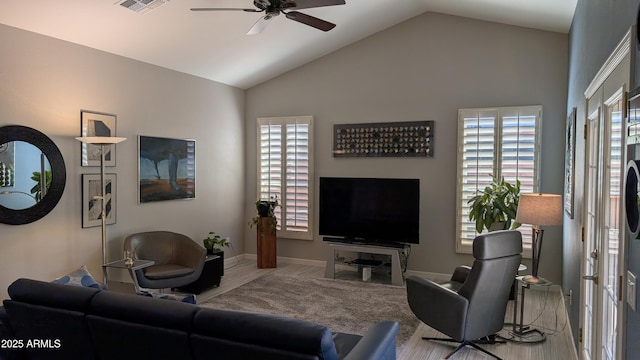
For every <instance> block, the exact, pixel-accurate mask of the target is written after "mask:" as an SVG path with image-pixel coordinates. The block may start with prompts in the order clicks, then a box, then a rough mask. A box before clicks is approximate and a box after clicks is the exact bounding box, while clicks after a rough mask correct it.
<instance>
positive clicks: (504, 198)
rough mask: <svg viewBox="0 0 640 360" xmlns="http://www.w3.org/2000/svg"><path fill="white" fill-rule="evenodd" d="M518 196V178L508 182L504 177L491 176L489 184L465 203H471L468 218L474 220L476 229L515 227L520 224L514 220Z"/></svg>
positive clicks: (492, 229) (489, 229)
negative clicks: (513, 181) (511, 182)
mask: <svg viewBox="0 0 640 360" xmlns="http://www.w3.org/2000/svg"><path fill="white" fill-rule="evenodd" d="M519 198H520V180H516V184H515V185H513V184H510V183H508V182H506V181H505V180H504V177H502V178H500V179H498V178H496V177H493V181H492V182H491V184H489V185H487V186H486V187H485V188H484V190H478V193H477V194H476V195H475V196H474V197H472V198H471V199H470V200H469V201H468V202H467V203H468V204H469V205H471V209H470V210H469V220H471V221H475V223H476V231H477V232H478V233H481V232H482V230H483V229H485V228H486V229H487V230H488V231H494V230H507V229H515V228H518V227H519V226H520V224H519V223H517V222H516V221H515V218H516V213H517V211H518V201H519Z"/></svg>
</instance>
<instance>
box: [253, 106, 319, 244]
mask: <svg viewBox="0 0 640 360" xmlns="http://www.w3.org/2000/svg"><path fill="white" fill-rule="evenodd" d="M312 127H313V117H311V116H300V117H284V118H260V119H258V145H259V146H258V159H259V162H258V175H259V180H258V194H259V197H260V199H262V200H270V199H272V198H277V199H278V202H279V203H280V204H281V207H280V208H277V209H276V218H277V220H278V228H277V230H278V236H282V237H285V238H291V239H308V240H310V239H312V231H311V230H312V229H311V220H310V219H312V214H311V209H312V203H311V194H313V191H312V179H313V151H312V149H313V147H312V144H313V141H312V139H313V135H312Z"/></svg>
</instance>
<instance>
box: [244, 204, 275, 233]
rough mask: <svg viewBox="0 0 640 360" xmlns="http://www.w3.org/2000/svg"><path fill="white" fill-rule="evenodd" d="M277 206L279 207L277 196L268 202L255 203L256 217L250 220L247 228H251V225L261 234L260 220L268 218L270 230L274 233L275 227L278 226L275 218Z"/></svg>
mask: <svg viewBox="0 0 640 360" xmlns="http://www.w3.org/2000/svg"><path fill="white" fill-rule="evenodd" d="M278 206H280V204H279V203H278V197H277V196H272V197H271V198H270V200H258V201H256V216H254V217H253V218H251V220H250V221H249V226H250V227H253V225H256V226H257V227H258V231H260V232H262V229H261V228H260V227H261V226H260V219H261V218H269V225H270V228H271V229H272V231H273V232H274V233H275V231H276V226H277V225H278V219H277V218H276V216H275V211H276V208H277V207H278Z"/></svg>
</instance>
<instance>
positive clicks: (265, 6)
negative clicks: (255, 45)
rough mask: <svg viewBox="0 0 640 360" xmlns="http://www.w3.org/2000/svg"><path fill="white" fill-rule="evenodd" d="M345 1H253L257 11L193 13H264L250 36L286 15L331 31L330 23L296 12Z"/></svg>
mask: <svg viewBox="0 0 640 360" xmlns="http://www.w3.org/2000/svg"><path fill="white" fill-rule="evenodd" d="M344 4H346V2H345V1H344V0H253V5H255V7H256V9H243V8H191V11H245V12H256V13H261V12H264V13H265V15H264V16H262V17H260V19H258V21H257V22H256V23H255V24H254V25H253V27H251V29H250V30H249V32H248V33H247V34H248V35H256V34H260V33H261V32H262V31H263V30H264V29H265V28H266V27H267V25H268V24H269V21H270V20H271V19H273V18H274V17H276V16H278V15H280V14H284V16H285V17H286V18H287V19H289V20H293V21H297V22H299V23H303V24H305V25H309V26H311V27H314V28H316V29H318V30H322V31H329V30H331V29H333V28H334V27H336V24H332V23H330V22H328V21H324V20H322V19H318V18H317V17H314V16H311V15H307V14H303V13H301V12H298V11H295V10H299V9H309V8H315V7H322V6H333V5H344Z"/></svg>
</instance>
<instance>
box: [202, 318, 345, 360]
mask: <svg viewBox="0 0 640 360" xmlns="http://www.w3.org/2000/svg"><path fill="white" fill-rule="evenodd" d="M193 334H194V335H192V341H193V350H194V357H195V358H196V359H204V358H206V357H207V354H208V356H210V355H211V353H212V352H213V353H216V356H218V355H219V354H228V356H226V357H225V356H222V357H220V358H221V359H241V358H252V357H259V358H261V359H338V354H337V351H336V348H335V345H334V343H333V336H332V333H331V330H329V329H328V328H326V327H324V326H322V325H318V324H314V323H310V322H307V321H302V320H297V319H290V318H284V317H280V316H275V315H269V314H256V313H248V312H243V311H230V310H217V309H210V308H202V309H201V310H200V311H199V312H198V313H197V314H196V316H195V318H194V323H193Z"/></svg>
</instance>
